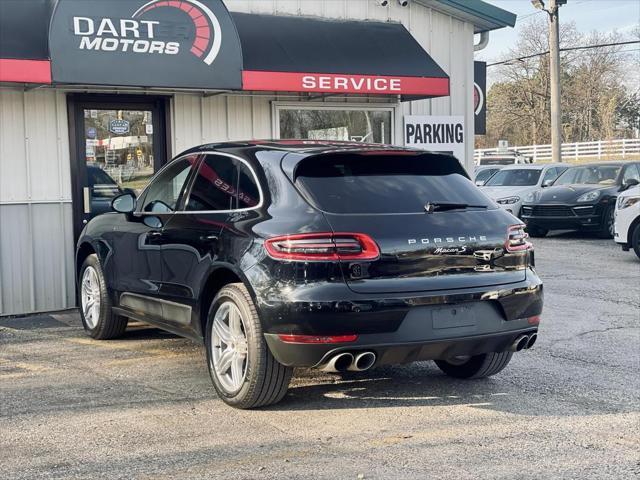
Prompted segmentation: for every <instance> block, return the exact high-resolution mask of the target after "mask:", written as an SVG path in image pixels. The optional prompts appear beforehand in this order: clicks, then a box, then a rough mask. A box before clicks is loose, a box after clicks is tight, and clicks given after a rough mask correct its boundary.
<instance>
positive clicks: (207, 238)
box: [200, 235, 218, 242]
mask: <svg viewBox="0 0 640 480" xmlns="http://www.w3.org/2000/svg"><path fill="white" fill-rule="evenodd" d="M200 239H201V240H203V241H209V242H215V241H216V240H218V235H203V236H202V237H200Z"/></svg>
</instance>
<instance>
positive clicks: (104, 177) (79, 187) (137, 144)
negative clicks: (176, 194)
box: [72, 98, 166, 235]
mask: <svg viewBox="0 0 640 480" xmlns="http://www.w3.org/2000/svg"><path fill="white" fill-rule="evenodd" d="M72 102H73V100H72ZM73 103H74V104H75V105H74V108H73V110H74V115H75V122H74V123H75V132H74V135H72V139H74V140H75V143H76V148H75V153H76V155H75V157H76V158H75V159H73V158H72V165H73V164H74V165H73V166H74V167H75V168H72V173H75V175H73V177H74V178H73V181H74V198H73V200H74V214H75V218H76V222H75V223H76V235H77V234H79V232H80V230H81V229H82V227H83V226H84V225H85V224H86V223H87V222H88V221H89V220H91V219H92V218H93V217H95V216H96V215H100V214H103V213H106V212H109V211H110V210H111V200H112V199H113V197H115V196H117V195H120V194H121V193H124V192H131V193H134V194H135V195H136V196H138V195H139V194H140V192H141V191H142V190H143V189H144V187H145V186H146V184H147V183H148V181H149V180H150V178H151V177H152V176H153V174H154V173H155V172H156V171H157V169H158V168H160V167H161V166H162V165H163V164H164V162H165V153H166V144H165V140H164V138H165V137H164V108H163V102H161V101H155V102H153V101H152V102H137V101H124V102H123V101H122V100H121V99H120V98H119V99H117V100H116V99H114V101H113V102H109V101H106V102H105V101H84V102H83V101H80V102H77V103H76V102H73Z"/></svg>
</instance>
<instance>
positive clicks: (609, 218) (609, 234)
mask: <svg viewBox="0 0 640 480" xmlns="http://www.w3.org/2000/svg"><path fill="white" fill-rule="evenodd" d="M614 222H615V217H614V206H613V205H611V206H609V207H607V209H606V210H605V212H604V216H603V217H602V227H601V228H600V231H599V232H598V237H599V238H613V224H614Z"/></svg>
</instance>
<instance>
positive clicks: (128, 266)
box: [77, 141, 543, 408]
mask: <svg viewBox="0 0 640 480" xmlns="http://www.w3.org/2000/svg"><path fill="white" fill-rule="evenodd" d="M112 208H113V210H114V212H113V213H107V214H104V215H100V216H98V217H96V218H94V219H93V220H91V221H90V222H89V224H88V225H87V226H86V227H85V229H84V230H83V232H82V234H81V236H80V238H79V241H78V248H77V273H78V286H79V288H78V296H79V304H80V305H81V314H82V320H83V323H84V326H85V329H86V330H87V332H88V333H89V334H90V335H91V336H92V337H94V338H97V339H107V338H113V337H116V336H118V335H120V334H122V333H123V331H124V330H125V328H126V325H127V321H128V319H135V320H139V321H143V322H146V323H150V324H153V325H156V326H158V327H160V328H163V329H166V330H169V331H171V332H174V333H177V334H179V335H183V336H185V337H189V338H192V339H194V340H196V341H204V344H205V347H206V352H207V359H208V366H209V372H210V374H211V378H212V380H213V384H214V386H215V388H216V390H217V392H218V394H219V395H220V397H221V398H222V399H223V400H224V401H225V402H227V403H228V404H230V405H233V406H235V407H240V408H251V407H257V406H261V405H268V404H271V403H275V402H277V401H279V400H280V399H281V398H282V397H283V396H284V395H285V393H286V390H287V387H288V384H289V380H290V378H291V374H292V371H293V367H316V368H320V369H323V370H326V371H344V370H355V371H363V370H367V369H369V368H371V367H372V366H374V365H383V364H397V363H405V362H411V361H416V360H429V359H432V360H435V361H436V363H437V365H438V366H439V367H440V368H441V369H442V370H443V371H444V372H445V373H446V374H449V375H452V376H455V377H459V378H479V377H485V376H488V375H493V374H495V373H497V372H499V371H500V370H502V369H503V368H504V367H505V366H506V365H507V363H508V362H509V360H510V359H511V356H512V355H513V352H515V351H519V350H522V349H523V348H529V347H530V346H532V345H533V343H534V342H535V340H536V336H537V330H538V324H539V321H540V314H541V310H542V303H543V300H542V284H541V282H540V279H539V278H538V277H537V275H536V273H535V271H534V268H533V267H534V262H533V260H534V258H533V251H532V248H531V245H530V243H529V242H528V241H527V235H526V233H525V232H524V230H523V227H524V226H523V225H521V224H519V222H518V220H517V219H516V218H515V217H513V216H512V215H511V214H509V213H507V212H505V211H504V210H502V209H500V208H499V207H498V206H497V205H495V204H494V203H493V202H491V201H490V200H489V199H488V198H487V197H485V196H484V195H483V194H482V193H481V192H480V191H479V190H478V189H477V188H476V187H475V186H474V184H473V183H472V182H471V181H470V180H469V178H468V176H467V174H466V172H465V171H464V169H463V168H462V166H461V165H460V163H459V162H458V161H457V160H456V159H455V158H454V157H451V156H447V155H441V154H432V153H426V152H423V151H414V150H408V149H405V148H396V147H387V146H381V145H363V144H353V143H339V142H329V143H328V142H312V141H273V142H247V143H226V144H225V143H223V144H211V145H203V146H200V147H196V148H193V149H190V150H188V151H186V152H184V153H183V154H181V155H179V156H178V157H177V158H176V159H174V160H173V161H172V162H170V163H169V164H168V165H167V166H166V167H165V168H163V169H162V170H161V171H159V172H158V173H157V174H156V176H155V177H154V178H153V179H152V180H151V182H150V184H149V185H148V186H147V187H146V189H145V190H144V191H143V192H142V193H141V194H140V196H139V197H138V198H135V197H134V196H133V195H132V194H131V193H125V194H123V195H120V196H118V197H116V198H115V199H114V200H113V205H112Z"/></svg>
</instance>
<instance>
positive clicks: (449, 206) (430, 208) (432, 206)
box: [424, 202, 487, 213]
mask: <svg viewBox="0 0 640 480" xmlns="http://www.w3.org/2000/svg"><path fill="white" fill-rule="evenodd" d="M466 208H487V206H486V205H471V204H469V203H455V202H429V203H427V204H426V205H425V206H424V210H425V212H427V213H433V212H442V211H444V210H464V209H466Z"/></svg>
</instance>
